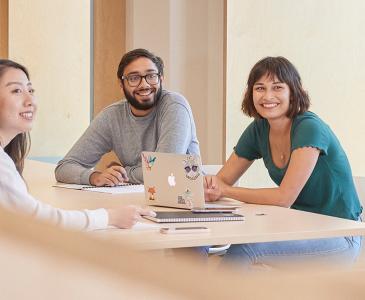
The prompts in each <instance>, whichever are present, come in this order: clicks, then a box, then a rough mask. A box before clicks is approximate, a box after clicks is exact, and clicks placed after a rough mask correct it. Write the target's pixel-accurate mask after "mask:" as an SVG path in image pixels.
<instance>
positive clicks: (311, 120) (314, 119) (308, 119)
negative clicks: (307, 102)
mask: <svg viewBox="0 0 365 300" xmlns="http://www.w3.org/2000/svg"><path fill="white" fill-rule="evenodd" d="M306 124H313V125H317V126H322V125H325V124H324V122H323V121H322V119H321V118H320V117H319V116H318V115H317V114H315V113H314V112H311V111H306V112H304V113H302V114H300V115H297V116H296V117H295V118H294V121H293V125H294V126H303V125H306Z"/></svg>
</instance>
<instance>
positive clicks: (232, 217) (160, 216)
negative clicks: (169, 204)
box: [143, 211, 245, 223]
mask: <svg viewBox="0 0 365 300" xmlns="http://www.w3.org/2000/svg"><path fill="white" fill-rule="evenodd" d="M143 217H144V218H146V219H148V220H151V221H154V222H157V223H189V222H223V221H244V220H245V217H244V216H242V215H239V214H234V213H194V212H191V211H157V212H156V216H155V217H151V216H143Z"/></svg>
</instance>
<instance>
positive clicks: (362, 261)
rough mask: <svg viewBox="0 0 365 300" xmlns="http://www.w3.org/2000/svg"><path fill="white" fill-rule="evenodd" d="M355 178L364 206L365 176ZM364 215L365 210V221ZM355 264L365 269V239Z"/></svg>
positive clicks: (362, 216) (362, 215)
mask: <svg viewBox="0 0 365 300" xmlns="http://www.w3.org/2000/svg"><path fill="white" fill-rule="evenodd" d="M353 179H354V183H355V188H356V191H357V194H358V195H359V200H360V203H361V205H362V206H363V207H364V206H365V177H360V176H354V177H353ZM364 217H365V213H364V211H363V212H362V214H361V218H362V220H363V222H364V220H365V219H364ZM355 266H356V268H358V269H364V267H365V245H364V241H363V242H362V245H361V250H360V254H359V256H358V258H357V262H356V265H355Z"/></svg>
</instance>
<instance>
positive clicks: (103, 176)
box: [89, 165, 129, 186]
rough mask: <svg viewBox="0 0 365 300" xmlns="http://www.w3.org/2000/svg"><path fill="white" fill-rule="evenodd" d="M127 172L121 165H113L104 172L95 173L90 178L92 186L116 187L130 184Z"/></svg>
mask: <svg viewBox="0 0 365 300" xmlns="http://www.w3.org/2000/svg"><path fill="white" fill-rule="evenodd" d="M128 180H129V178H128V175H127V171H126V170H125V169H124V168H123V167H122V166H120V165H113V166H111V167H109V168H107V169H105V170H104V171H102V172H98V171H97V172H94V173H92V174H91V176H90V179H89V181H90V184H92V185H95V186H105V185H106V186H115V185H118V184H121V183H123V182H128Z"/></svg>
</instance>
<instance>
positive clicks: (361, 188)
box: [354, 176, 365, 219]
mask: <svg viewBox="0 0 365 300" xmlns="http://www.w3.org/2000/svg"><path fill="white" fill-rule="evenodd" d="M354 183H355V188H356V191H357V194H358V195H359V199H360V203H361V205H362V206H365V177H360V176H354ZM362 218H363V219H364V212H363V214H362Z"/></svg>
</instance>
